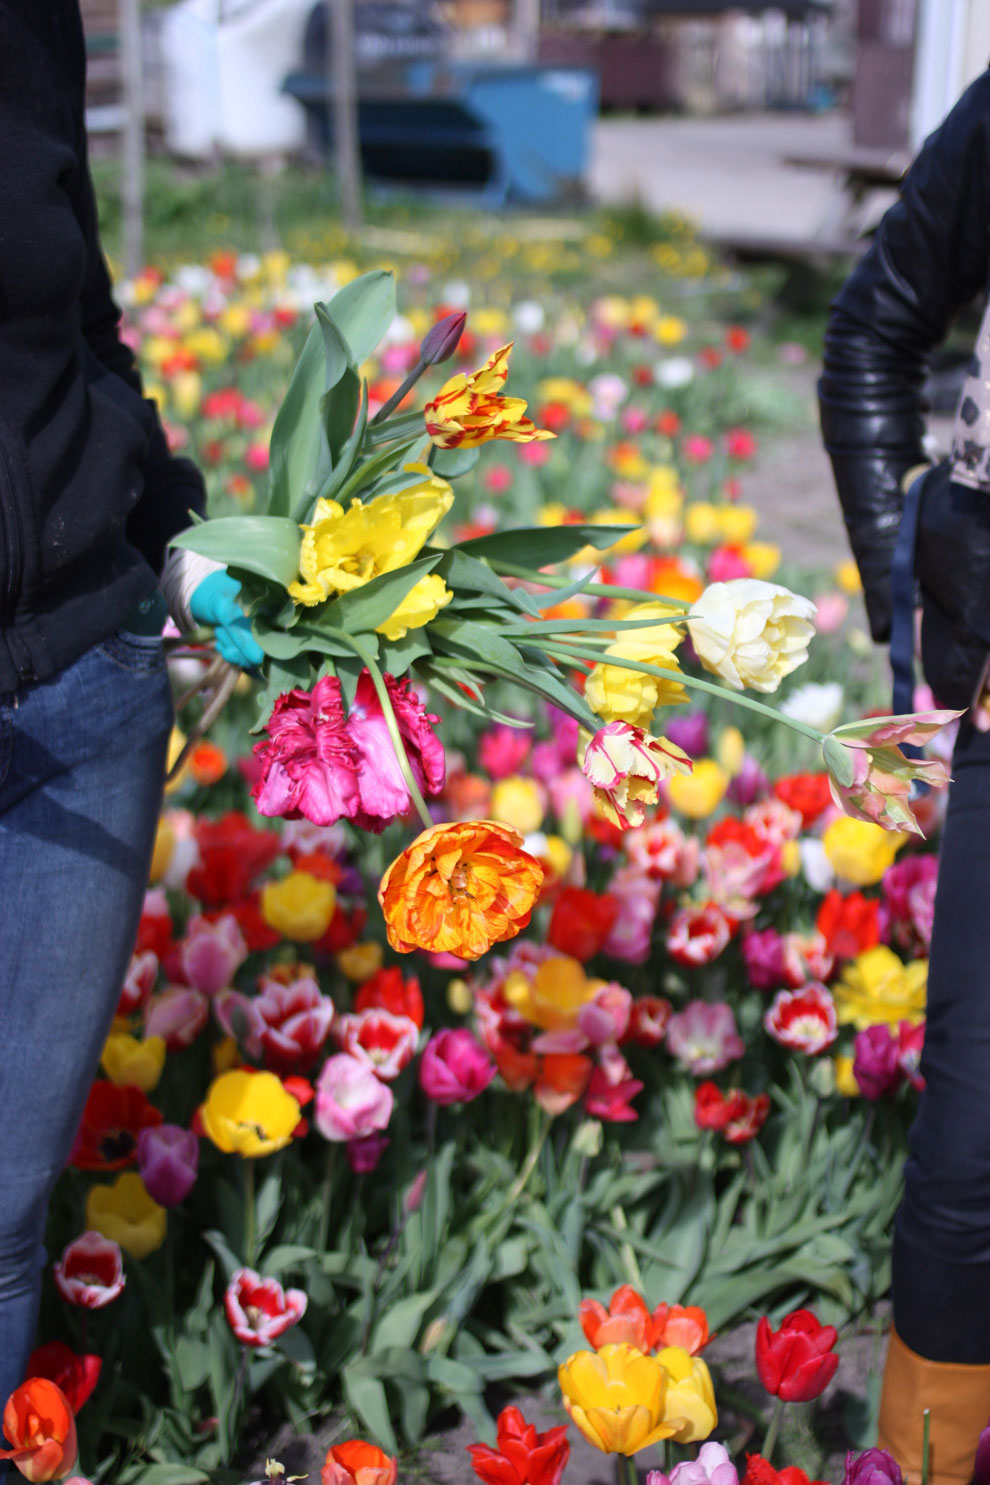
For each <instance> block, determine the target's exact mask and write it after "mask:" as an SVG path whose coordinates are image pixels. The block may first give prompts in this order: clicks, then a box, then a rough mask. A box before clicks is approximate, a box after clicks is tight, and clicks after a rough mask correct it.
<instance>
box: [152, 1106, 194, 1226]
mask: <svg viewBox="0 0 990 1485" xmlns="http://www.w3.org/2000/svg"><path fill="white" fill-rule="evenodd" d="M137 1156H138V1168H139V1170H140V1172H141V1179H142V1181H143V1182H144V1184H145V1186H146V1187H147V1188H148V1194H149V1196H151V1197H152V1198H153V1199H154V1200H155V1201H157V1202H158V1204H159V1206H163V1207H177V1206H179V1204H180V1203H181V1202H183V1201H185V1199H186V1197H187V1196H188V1195H189V1193H190V1191H191V1190H192V1188H193V1186H194V1185H195V1184H196V1173H197V1171H198V1170H199V1140H198V1139H197V1138H196V1136H195V1134H193V1132H192V1130H191V1129H183V1128H182V1127H181V1126H180V1125H178V1124H159V1125H158V1126H157V1127H154V1128H149V1129H142V1131H141V1133H140V1134H139V1135H138V1142H137Z"/></svg>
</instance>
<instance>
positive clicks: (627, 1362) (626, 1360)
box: [557, 1344, 675, 1455]
mask: <svg viewBox="0 0 990 1485" xmlns="http://www.w3.org/2000/svg"><path fill="white" fill-rule="evenodd" d="M668 1375H669V1374H668V1373H667V1372H666V1371H665V1370H664V1368H663V1367H662V1366H661V1365H660V1363H659V1361H658V1360H657V1359H656V1357H653V1356H644V1355H643V1353H642V1351H637V1350H636V1348H635V1347H634V1346H628V1345H625V1344H623V1345H619V1346H602V1348H601V1350H600V1351H597V1352H595V1351H576V1352H575V1353H574V1355H573V1356H569V1357H568V1359H567V1360H566V1361H565V1362H564V1363H563V1365H562V1366H561V1367H560V1369H559V1371H558V1373H557V1377H558V1380H559V1382H560V1390H561V1392H562V1393H563V1394H564V1407H565V1408H566V1409H567V1411H568V1413H569V1414H570V1416H571V1419H572V1420H573V1422H574V1423H575V1424H576V1425H577V1427H578V1428H579V1429H580V1430H581V1432H582V1433H583V1434H584V1436H585V1438H586V1439H587V1440H588V1442H589V1444H593V1445H594V1447H595V1448H596V1449H601V1451H602V1452H603V1453H604V1454H625V1455H630V1454H638V1453H639V1451H640V1449H648V1448H650V1446H651V1445H652V1444H656V1443H659V1441H660V1440H661V1439H669V1438H671V1437H672V1436H673V1435H674V1433H675V1426H674V1425H673V1424H671V1423H668V1422H667V1421H666V1419H665V1417H664V1404H665V1394H666V1391H667V1385H668Z"/></svg>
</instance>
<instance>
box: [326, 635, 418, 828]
mask: <svg viewBox="0 0 990 1485" xmlns="http://www.w3.org/2000/svg"><path fill="white" fill-rule="evenodd" d="M325 633H327V634H328V635H331V636H332V637H333V638H334V639H339V640H340V641H341V642H342V643H343V644H346V645H348V646H349V647H350V649H352V650H353V651H354V653H355V655H357V657H358V659H359V660H362V661H363V662H364V664H365V666H366V667H367V671H368V674H369V676H370V677H371V684H372V685H373V686H374V688H375V694H376V695H377V697H378V703H379V705H380V706H381V709H382V716H383V717H384V719H385V726H386V727H387V728H388V735H389V738H390V739H391V742H392V747H393V749H394V752H395V757H396V762H397V763H398V765H399V769H400V771H401V773H402V777H403V780H404V781H405V785H406V788H407V789H408V790H409V798H410V799H411V801H412V803H413V804H414V806H415V808H416V813H417V814H418V815H419V818H420V820H421V821H422V822H423V826H424V828H425V829H426V830H432V828H433V824H434V821H433V816H432V815H431V814H430V812H429V810H428V809H427V808H426V801H425V800H424V798H423V796H422V794H421V793H420V790H419V785H418V784H417V782H416V780H415V778H414V776H413V771H412V768H411V767H410V766H409V755H408V753H407V752H406V745H405V742H404V741H403V738H402V733H401V732H400V731H399V724H398V722H397V720H396V716H395V708H394V707H393V705H392V698H391V696H389V694H388V687H387V686H386V684H385V680H384V677H383V676H382V673H381V671H380V670H379V668H378V662H377V661H376V659H375V657H374V655H373V654H372V653H371V651H370V649H368V648H367V646H366V645H365V644H364V643H363V641H362V640H360V639H358V638H357V636H356V635H353V634H348V633H347V632H346V630H344V629H329V628H328V629H327V630H326V631H325Z"/></svg>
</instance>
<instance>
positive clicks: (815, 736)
mask: <svg viewBox="0 0 990 1485" xmlns="http://www.w3.org/2000/svg"><path fill="white" fill-rule="evenodd" d="M543 648H544V649H546V648H548V647H547V646H546V645H544V646H543ZM569 653H571V654H573V655H576V656H578V658H580V659H584V660H591V661H593V662H596V663H597V662H599V661H601V659H602V656H601V655H600V654H599V653H598V652H597V651H596V650H582V649H580V648H579V647H578V646H577V645H575V646H574V647H573V649H572V650H570V651H569ZM605 663H606V664H607V665H615V666H617V667H618V668H619V669H620V670H635V671H639V672H641V673H642V674H644V675H655V676H659V677H660V679H661V680H663V681H679V682H680V684H681V685H682V686H686V687H688V689H690V690H694V691H707V692H709V693H710V694H711V695H712V696H718V697H719V698H720V699H721V700H722V701H727V702H729V703H730V704H731V705H733V706H742V707H746V708H748V709H749V711H752V712H759V713H760V714H761V716H764V717H769V718H770V719H771V721H774V722H783V724H784V726H785V727H790V728H791V730H792V731H793V732H800V733H801V734H802V736H804V737H810V738H811V739H812V741H813V742H816V743H818V744H819V746H821V744H822V743H823V742H824V741H825V736H824V734H823V733H821V732H819V730H818V728H817V727H812V726H810V724H809V723H807V722H801V721H799V720H798V718H797V717H788V716H785V715H784V713H783V712H779V711H776V710H775V709H774V707H772V706H767V705H766V703H765V702H763V701H756V700H755V699H754V698H753V697H752V696H747V695H746V694H745V692H743V691H730V690H729V688H728V687H727V686H716V685H715V683H714V681H703V680H702V679H701V677H700V676H694V675H686V674H685V673H684V672H683V671H680V670H666V669H664V667H663V666H661V665H647V663H646V661H645V660H625V659H623V658H622V657H621V656H619V655H607V656H606V657H605Z"/></svg>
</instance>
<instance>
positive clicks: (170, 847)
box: [148, 815, 175, 882]
mask: <svg viewBox="0 0 990 1485" xmlns="http://www.w3.org/2000/svg"><path fill="white" fill-rule="evenodd" d="M174 852H175V831H174V830H173V829H172V826H171V825H170V824H169V822H168V820H167V819H166V818H165V816H164V815H163V816H162V817H161V819H160V820H159V821H158V829H157V831H156V832H155V849H154V851H153V852H152V856H151V870H150V872H149V873H148V880H149V881H150V882H158V881H160V880H161V878H162V877H163V876H164V875H165V873H166V872H167V871H168V868H169V862H170V861H171V860H172V856H173V854H174Z"/></svg>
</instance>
